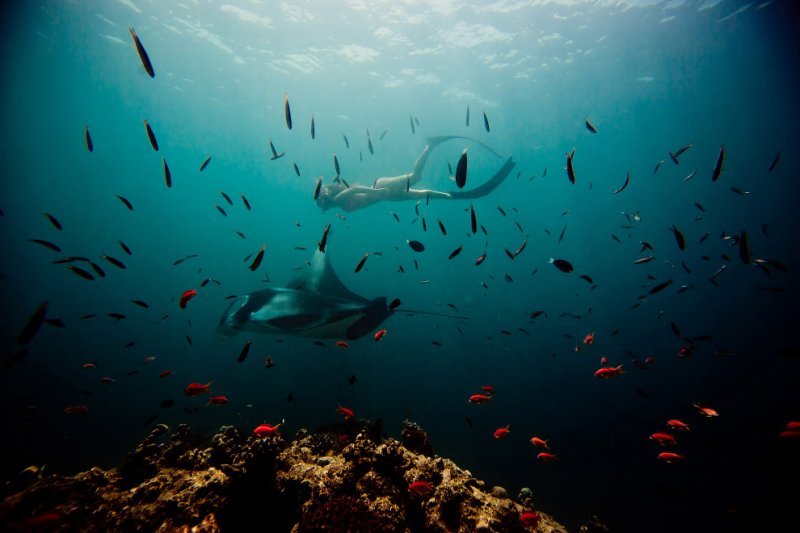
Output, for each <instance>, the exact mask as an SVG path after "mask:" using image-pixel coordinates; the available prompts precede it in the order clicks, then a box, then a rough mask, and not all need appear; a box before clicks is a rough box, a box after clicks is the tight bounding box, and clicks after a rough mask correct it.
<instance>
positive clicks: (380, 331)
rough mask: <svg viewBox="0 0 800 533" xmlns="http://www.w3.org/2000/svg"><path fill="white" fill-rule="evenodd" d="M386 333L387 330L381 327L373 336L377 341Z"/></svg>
mask: <svg viewBox="0 0 800 533" xmlns="http://www.w3.org/2000/svg"><path fill="white" fill-rule="evenodd" d="M384 335H386V330H385V329H381V330H378V331H376V332H375V335H373V336H372V338H373V339H375V341H380V340H381V339H382V338H383V336H384Z"/></svg>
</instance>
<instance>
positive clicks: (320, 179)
mask: <svg viewBox="0 0 800 533" xmlns="http://www.w3.org/2000/svg"><path fill="white" fill-rule="evenodd" d="M320 189H322V176H320V177H319V178H317V185H316V186H315V187H314V200H316V199H317V198H319V191H320Z"/></svg>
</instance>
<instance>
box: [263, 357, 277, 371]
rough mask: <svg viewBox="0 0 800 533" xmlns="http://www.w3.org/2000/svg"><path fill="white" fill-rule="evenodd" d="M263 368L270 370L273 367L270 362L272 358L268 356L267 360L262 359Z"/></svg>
mask: <svg viewBox="0 0 800 533" xmlns="http://www.w3.org/2000/svg"><path fill="white" fill-rule="evenodd" d="M264 366H265V367H267V368H272V367H273V366H275V363H273V362H272V358H271V357H270V356H267V358H266V359H264Z"/></svg>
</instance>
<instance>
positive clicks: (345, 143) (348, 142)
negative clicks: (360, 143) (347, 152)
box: [342, 133, 350, 149]
mask: <svg viewBox="0 0 800 533" xmlns="http://www.w3.org/2000/svg"><path fill="white" fill-rule="evenodd" d="M342 139H344V145H345V146H346V147H347V148H348V149H349V148H350V141H348V140H347V135H345V134H344V133H342Z"/></svg>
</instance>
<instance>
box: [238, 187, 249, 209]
mask: <svg viewBox="0 0 800 533" xmlns="http://www.w3.org/2000/svg"><path fill="white" fill-rule="evenodd" d="M239 196H241V197H242V203H243V204H244V207H245V209H247V210H248V211H250V210H251V208H250V202H248V201H247V197H245V195H244V193H243V192H240V193H239Z"/></svg>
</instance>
